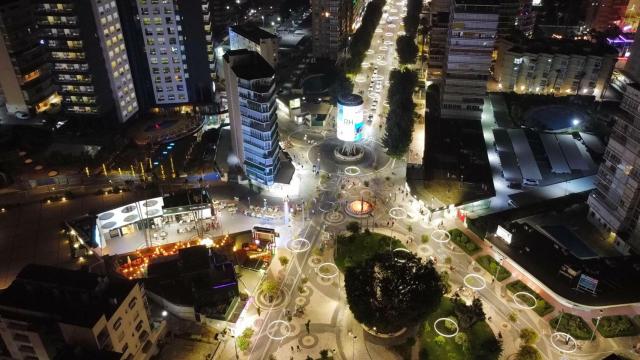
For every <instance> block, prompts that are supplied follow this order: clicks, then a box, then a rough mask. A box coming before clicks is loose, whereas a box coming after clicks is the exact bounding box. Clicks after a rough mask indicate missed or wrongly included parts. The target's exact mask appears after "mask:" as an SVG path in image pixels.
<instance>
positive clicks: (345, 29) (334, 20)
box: [311, 0, 352, 59]
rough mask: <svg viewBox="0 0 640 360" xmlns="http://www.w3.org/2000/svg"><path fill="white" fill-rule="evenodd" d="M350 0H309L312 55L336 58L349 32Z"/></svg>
mask: <svg viewBox="0 0 640 360" xmlns="http://www.w3.org/2000/svg"><path fill="white" fill-rule="evenodd" d="M351 5H352V4H351V0H311V16H312V23H311V35H312V37H313V55H314V56H315V57H320V58H329V59H337V58H338V57H339V56H340V54H341V52H342V50H343V49H344V48H345V46H346V45H347V43H348V41H349V34H351V21H350V20H351V17H350V14H351Z"/></svg>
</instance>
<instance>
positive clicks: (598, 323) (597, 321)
mask: <svg viewBox="0 0 640 360" xmlns="http://www.w3.org/2000/svg"><path fill="white" fill-rule="evenodd" d="M603 312H604V310H602V309H600V310H599V314H600V315H599V316H598V317H596V327H595V328H593V332H592V333H591V339H589V342H591V341H593V338H594V337H595V336H596V330H598V325H600V319H602V313H603Z"/></svg>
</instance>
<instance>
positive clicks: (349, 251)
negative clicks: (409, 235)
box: [335, 232, 404, 271]
mask: <svg viewBox="0 0 640 360" xmlns="http://www.w3.org/2000/svg"><path fill="white" fill-rule="evenodd" d="M390 248H391V249H397V248H404V245H402V243H401V242H400V240H396V239H393V238H391V237H389V236H386V235H382V234H378V233H366V232H361V233H358V234H351V235H349V236H339V237H338V248H337V250H336V258H335V262H336V265H337V266H338V268H339V269H340V270H342V271H344V269H345V268H346V267H348V266H351V265H355V264H359V263H361V262H363V261H364V260H366V259H368V258H370V257H371V256H372V255H374V254H376V253H378V252H380V251H389V249H390Z"/></svg>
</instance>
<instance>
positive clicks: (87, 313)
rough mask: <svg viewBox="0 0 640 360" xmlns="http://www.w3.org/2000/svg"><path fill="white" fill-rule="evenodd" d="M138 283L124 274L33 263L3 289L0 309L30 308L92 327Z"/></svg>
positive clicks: (61, 319) (16, 309)
mask: <svg viewBox="0 0 640 360" xmlns="http://www.w3.org/2000/svg"><path fill="white" fill-rule="evenodd" d="M135 285H136V282H134V281H129V280H124V279H121V278H108V277H106V276H101V275H98V274H93V273H88V272H85V271H80V270H68V269H63V268H57V267H53V266H45V265H36V264H30V265H27V266H25V267H24V268H23V269H22V270H21V271H20V272H19V273H18V276H17V277H16V279H15V280H14V281H13V283H11V285H10V286H9V287H8V288H7V289H5V290H3V291H2V292H0V313H2V312H4V311H5V310H7V311H10V312H20V311H25V312H26V311H28V312H30V313H36V314H37V315H39V316H43V317H51V318H54V319H56V321H58V322H62V323H66V324H73V325H78V326H83V327H92V326H93V325H94V324H95V323H96V322H97V321H98V319H100V317H102V316H103V315H105V316H106V317H107V319H108V318H110V317H111V316H112V315H113V313H114V312H115V311H116V310H117V309H118V307H120V304H121V303H122V302H123V301H124V299H125V298H126V297H127V296H128V295H129V293H130V292H131V290H132V289H133V288H134V286H135Z"/></svg>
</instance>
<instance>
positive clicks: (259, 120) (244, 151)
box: [224, 49, 281, 186]
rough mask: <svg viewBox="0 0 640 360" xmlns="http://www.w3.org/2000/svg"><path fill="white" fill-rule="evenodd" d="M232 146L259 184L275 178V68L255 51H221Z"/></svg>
mask: <svg viewBox="0 0 640 360" xmlns="http://www.w3.org/2000/svg"><path fill="white" fill-rule="evenodd" d="M224 77H225V79H226V84H227V99H228V104H229V121H230V123H231V146H232V148H233V151H234V153H235V154H236V156H237V157H238V160H239V163H240V164H241V165H242V167H243V168H244V171H245V173H246V174H247V176H248V177H249V178H250V179H251V180H252V181H254V182H255V183H257V184H259V185H262V186H271V185H273V184H274V183H275V182H276V175H277V173H278V170H279V167H280V155H281V151H280V145H279V135H278V122H277V120H278V115H277V113H276V111H277V105H276V84H275V72H274V70H273V68H272V67H271V65H269V63H268V62H267V61H266V60H265V59H264V58H263V57H262V56H260V55H259V54H258V53H257V52H255V51H249V50H246V49H242V50H231V51H228V52H227V53H226V54H225V55H224Z"/></svg>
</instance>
